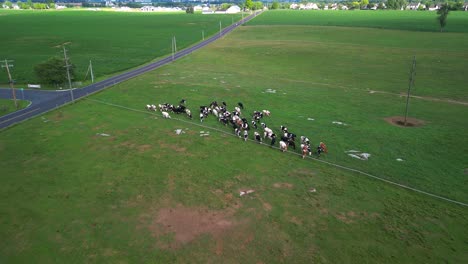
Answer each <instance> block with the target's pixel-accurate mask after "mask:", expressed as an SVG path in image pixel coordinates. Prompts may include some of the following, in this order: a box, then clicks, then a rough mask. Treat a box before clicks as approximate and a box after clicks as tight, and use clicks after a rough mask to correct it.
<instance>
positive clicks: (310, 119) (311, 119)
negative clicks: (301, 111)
mask: <svg viewBox="0 0 468 264" xmlns="http://www.w3.org/2000/svg"><path fill="white" fill-rule="evenodd" d="M307 120H309V121H314V120H315V119H313V118H310V117H308V118H307Z"/></svg>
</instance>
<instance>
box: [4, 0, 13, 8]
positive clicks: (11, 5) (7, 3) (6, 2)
mask: <svg viewBox="0 0 468 264" xmlns="http://www.w3.org/2000/svg"><path fill="white" fill-rule="evenodd" d="M5 5H6V6H8V8H12V7H13V4H12V3H11V2H10V1H5Z"/></svg>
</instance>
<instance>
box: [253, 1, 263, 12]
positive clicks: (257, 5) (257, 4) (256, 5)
mask: <svg viewBox="0 0 468 264" xmlns="http://www.w3.org/2000/svg"><path fill="white" fill-rule="evenodd" d="M253 4H254V10H260V9H263V3H262V1H256V2H253Z"/></svg>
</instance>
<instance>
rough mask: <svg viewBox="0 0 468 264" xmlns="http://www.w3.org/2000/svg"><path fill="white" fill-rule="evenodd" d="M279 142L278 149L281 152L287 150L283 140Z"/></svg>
mask: <svg viewBox="0 0 468 264" xmlns="http://www.w3.org/2000/svg"><path fill="white" fill-rule="evenodd" d="M279 144H280V150H281V152H285V151H288V144H286V142H284V141H282V140H281V141H280V143H279Z"/></svg>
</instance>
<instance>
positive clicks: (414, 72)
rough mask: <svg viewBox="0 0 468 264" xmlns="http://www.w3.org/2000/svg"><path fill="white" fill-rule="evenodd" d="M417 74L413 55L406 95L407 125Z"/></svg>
mask: <svg viewBox="0 0 468 264" xmlns="http://www.w3.org/2000/svg"><path fill="white" fill-rule="evenodd" d="M415 75H416V56H413V65H412V66H411V71H410V79H409V85H408V94H407V95H406V111H405V123H404V126H406V118H407V117H408V108H409V98H410V90H411V87H412V86H413V85H414V76H415Z"/></svg>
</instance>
